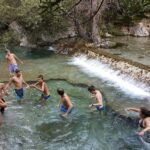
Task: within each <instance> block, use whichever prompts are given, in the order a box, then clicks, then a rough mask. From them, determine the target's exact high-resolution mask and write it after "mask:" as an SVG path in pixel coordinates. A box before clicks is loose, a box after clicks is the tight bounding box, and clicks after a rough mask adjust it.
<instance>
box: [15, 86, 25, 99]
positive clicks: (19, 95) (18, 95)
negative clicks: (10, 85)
mask: <svg viewBox="0 0 150 150" xmlns="http://www.w3.org/2000/svg"><path fill="white" fill-rule="evenodd" d="M15 93H16V99H17V100H21V99H22V98H23V96H24V94H23V88H21V89H15Z"/></svg>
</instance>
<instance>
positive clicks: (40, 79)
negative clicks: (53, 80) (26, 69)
mask: <svg viewBox="0 0 150 150" xmlns="http://www.w3.org/2000/svg"><path fill="white" fill-rule="evenodd" d="M30 87H31V88H35V89H37V90H38V91H40V92H41V93H42V94H41V98H40V100H45V101H46V100H48V99H49V98H50V92H49V89H48V86H47V85H46V83H45V82H44V77H43V75H39V76H38V82H37V83H35V84H33V85H30Z"/></svg>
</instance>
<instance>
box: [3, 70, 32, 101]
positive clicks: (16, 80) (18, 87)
mask: <svg viewBox="0 0 150 150" xmlns="http://www.w3.org/2000/svg"><path fill="white" fill-rule="evenodd" d="M12 83H13V84H14V86H15V95H16V99H17V100H18V101H20V100H22V99H23V97H24V90H23V85H24V84H25V85H26V87H27V88H28V87H29V85H28V84H27V83H26V82H25V81H24V79H23V76H22V73H21V71H20V70H16V71H15V75H14V76H13V77H12V78H10V80H9V82H8V84H7V85H6V89H7V88H8V87H10V86H11V84H12Z"/></svg>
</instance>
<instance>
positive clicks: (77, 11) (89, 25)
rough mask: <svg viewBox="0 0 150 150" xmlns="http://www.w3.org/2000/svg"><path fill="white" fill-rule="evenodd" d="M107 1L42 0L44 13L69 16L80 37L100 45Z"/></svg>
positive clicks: (41, 6)
mask: <svg viewBox="0 0 150 150" xmlns="http://www.w3.org/2000/svg"><path fill="white" fill-rule="evenodd" d="M104 1H105V0H75V2H73V1H72V0H55V1H53V0H41V1H40V2H41V5H40V8H41V9H42V13H47V12H48V13H51V14H53V15H55V16H58V15H62V16H67V17H68V19H69V20H71V21H72V22H74V25H75V27H76V31H77V33H78V35H79V36H81V37H82V38H84V39H86V40H91V41H93V42H94V43H97V44H98V43H100V42H101V38H100V34H99V27H98V22H99V17H100V14H101V13H100V9H101V7H102V6H103V3H104Z"/></svg>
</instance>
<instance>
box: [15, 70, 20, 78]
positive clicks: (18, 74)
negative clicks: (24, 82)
mask: <svg viewBox="0 0 150 150" xmlns="http://www.w3.org/2000/svg"><path fill="white" fill-rule="evenodd" d="M15 73H16V75H17V77H20V76H21V71H20V70H19V69H17V70H16V71H15Z"/></svg>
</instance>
